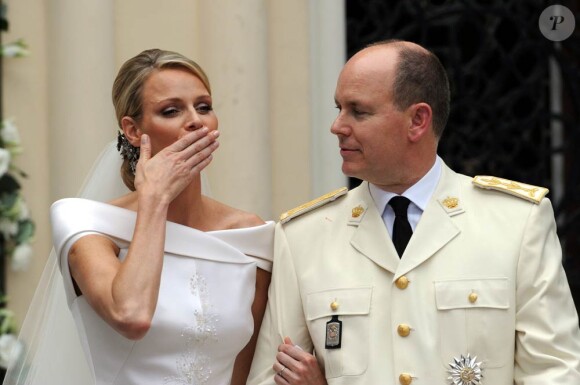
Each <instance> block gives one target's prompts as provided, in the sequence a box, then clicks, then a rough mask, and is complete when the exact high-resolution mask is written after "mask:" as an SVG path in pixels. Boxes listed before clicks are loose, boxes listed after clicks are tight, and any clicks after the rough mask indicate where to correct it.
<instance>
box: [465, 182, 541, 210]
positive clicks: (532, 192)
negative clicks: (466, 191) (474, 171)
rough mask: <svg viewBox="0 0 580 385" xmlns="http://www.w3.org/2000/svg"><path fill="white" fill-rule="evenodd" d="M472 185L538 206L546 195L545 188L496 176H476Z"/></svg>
mask: <svg viewBox="0 0 580 385" xmlns="http://www.w3.org/2000/svg"><path fill="white" fill-rule="evenodd" d="M472 182H473V184H474V185H476V186H477V187H481V188H484V189H488V190H497V191H502V192H505V193H508V194H511V195H514V196H516V197H520V198H523V199H525V200H528V201H530V202H533V203H535V204H540V202H541V201H542V199H544V197H545V196H546V194H547V193H548V191H549V190H548V189H547V188H545V187H538V186H533V185H530V184H525V183H521V182H514V181H513V180H509V179H503V178H498V177H496V176H488V175H478V176H476V177H474V178H473V181H472Z"/></svg>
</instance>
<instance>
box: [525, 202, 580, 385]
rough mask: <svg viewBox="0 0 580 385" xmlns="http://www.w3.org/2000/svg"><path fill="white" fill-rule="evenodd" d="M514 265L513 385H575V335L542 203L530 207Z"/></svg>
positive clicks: (547, 208)
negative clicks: (515, 268) (515, 285)
mask: <svg viewBox="0 0 580 385" xmlns="http://www.w3.org/2000/svg"><path fill="white" fill-rule="evenodd" d="M526 226H527V227H526V231H525V234H524V239H523V242H522V245H521V251H520V257H519V261H518V278H517V293H516V295H517V305H516V325H515V327H516V355H515V372H514V383H515V384H516V385H549V384H559V385H578V384H580V330H579V328H578V315H577V313H576V309H575V307H574V302H573V299H572V295H571V293H570V287H569V285H568V281H567V279H566V274H565V272H564V269H563V267H562V249H561V246H560V242H559V240H558V236H557V234H556V223H555V221H554V212H553V210H552V205H551V204H550V201H549V200H548V199H544V200H542V202H541V203H540V204H539V205H537V206H536V205H534V207H533V208H532V211H531V214H530V217H529V218H528V222H527V225H526Z"/></svg>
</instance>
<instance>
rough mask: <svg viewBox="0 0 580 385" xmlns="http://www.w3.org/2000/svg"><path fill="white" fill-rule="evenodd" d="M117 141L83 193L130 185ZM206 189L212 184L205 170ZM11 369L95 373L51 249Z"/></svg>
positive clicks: (37, 373) (71, 377)
mask: <svg viewBox="0 0 580 385" xmlns="http://www.w3.org/2000/svg"><path fill="white" fill-rule="evenodd" d="M116 143H117V141H116V140H115V141H112V142H110V143H109V144H107V146H106V147H105V148H104V149H103V151H102V152H101V154H100V155H99V157H98V158H97V160H96V161H95V163H94V164H93V167H92V169H91V171H90V173H89V175H88V176H87V178H86V179H85V182H84V184H83V187H82V188H81V190H80V192H79V197H81V198H87V199H93V200H97V201H102V202H106V201H109V200H111V199H113V198H116V197H119V196H121V195H123V194H125V193H127V192H128V191H129V190H128V189H127V187H125V185H124V184H123V182H122V180H121V177H120V174H119V170H120V167H121V163H122V159H121V157H120V155H119V153H118V152H117V149H116ZM202 192H203V193H204V194H205V195H209V193H210V190H209V185H208V182H207V180H206V178H205V176H204V175H202ZM15 349H17V350H15V351H14V356H15V360H14V362H13V363H12V364H11V366H10V367H9V368H8V372H7V373H6V377H5V379H4V383H3V384H4V385H85V384H92V383H93V378H94V376H93V375H92V373H91V369H90V368H89V367H88V364H87V361H86V359H85V355H84V352H83V349H82V347H81V343H80V340H79V338H78V335H77V330H76V326H75V323H74V320H73V318H72V315H71V312H70V311H69V309H68V305H67V300H66V295H65V291H64V285H63V280H62V277H61V274H60V270H59V268H58V263H57V256H56V253H55V252H54V249H53V250H52V251H51V253H50V256H49V257H48V261H47V263H46V267H45V268H44V271H43V273H42V276H41V278H40V282H39V284H38V286H37V288H36V292H35V294H34V297H33V299H32V302H31V304H30V307H29V309H28V313H27V315H26V318H25V319H24V322H23V324H22V327H21V329H20V335H19V337H18V344H17V345H16V347H15Z"/></svg>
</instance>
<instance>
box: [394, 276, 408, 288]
mask: <svg viewBox="0 0 580 385" xmlns="http://www.w3.org/2000/svg"><path fill="white" fill-rule="evenodd" d="M395 285H397V287H398V288H399V289H401V290H405V289H406V288H407V286H409V279H407V277H405V276H404V275H403V276H401V277H399V278H398V279H397V280H396V281H395Z"/></svg>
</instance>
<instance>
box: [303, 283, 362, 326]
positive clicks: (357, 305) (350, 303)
mask: <svg viewBox="0 0 580 385" xmlns="http://www.w3.org/2000/svg"><path fill="white" fill-rule="evenodd" d="M372 292H373V288H372V287H357V288H345V289H331V290H324V291H318V292H315V293H310V294H307V295H306V319H307V320H308V321H311V320H314V319H317V318H321V317H328V316H333V315H361V314H368V313H369V312H370V309H371V298H372ZM333 307H334V309H333Z"/></svg>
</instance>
